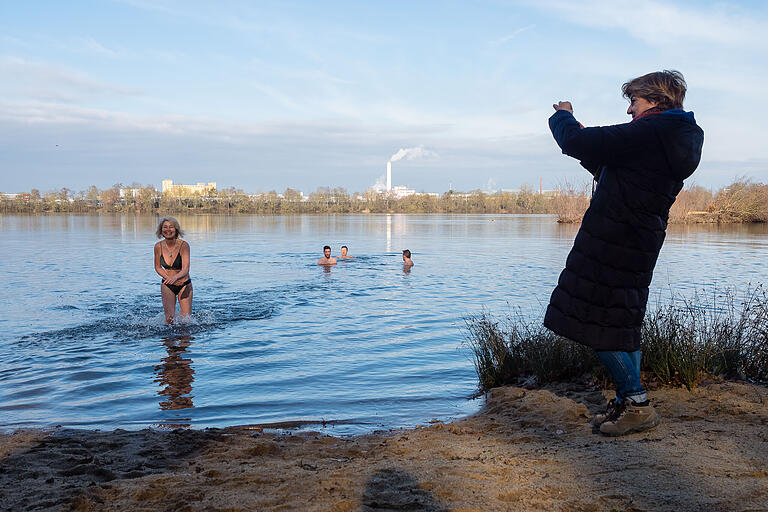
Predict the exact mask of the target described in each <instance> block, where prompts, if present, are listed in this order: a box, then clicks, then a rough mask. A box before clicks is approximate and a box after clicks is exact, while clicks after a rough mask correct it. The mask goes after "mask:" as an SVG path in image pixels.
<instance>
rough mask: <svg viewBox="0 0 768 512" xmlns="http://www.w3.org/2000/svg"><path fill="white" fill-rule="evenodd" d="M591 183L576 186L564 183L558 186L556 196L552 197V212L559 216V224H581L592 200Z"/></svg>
mask: <svg viewBox="0 0 768 512" xmlns="http://www.w3.org/2000/svg"><path fill="white" fill-rule="evenodd" d="M590 187H591V183H584V184H582V185H576V184H574V183H571V182H568V181H566V182H564V183H561V184H560V185H558V187H557V190H556V194H555V195H554V196H553V197H552V201H551V207H552V211H553V212H554V213H555V214H556V215H557V222H560V223H564V224H572V223H575V222H581V219H582V218H583V217H584V213H586V211H587V208H589V201H590V198H591V190H590Z"/></svg>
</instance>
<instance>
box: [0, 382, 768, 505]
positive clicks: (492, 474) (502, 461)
mask: <svg viewBox="0 0 768 512" xmlns="http://www.w3.org/2000/svg"><path fill="white" fill-rule="evenodd" d="M608 394H609V392H608V391H605V392H602V391H595V390H581V391H573V386H566V385H561V386H554V387H550V388H548V389H537V390H526V389H522V388H515V387H505V388H497V389H494V390H492V391H491V392H490V393H489V394H488V395H487V397H486V405H485V407H484V408H483V409H482V410H481V411H480V412H479V413H478V414H476V415H474V416H471V417H468V418H464V419H461V420H459V421H456V422H454V423H448V424H446V423H439V422H437V423H432V424H428V425H425V426H423V427H419V428H415V429H409V430H392V431H385V432H376V433H373V434H370V435H364V436H358V437H350V438H338V437H332V436H327V435H324V434H320V433H311V432H310V433H306V432H305V433H300V434H296V433H289V432H279V433H269V432H265V431H263V430H261V429H259V428H257V427H233V428H227V429H212V430H204V431H197V430H176V431H155V430H142V431H138V432H128V431H122V430H116V431H113V432H100V431H81V430H66V429H59V430H55V431H50V432H41V431H29V430H20V431H17V432H15V433H13V434H12V435H2V436H0V509H2V510H13V511H19V510H82V511H86V510H94V511H96V510H131V511H139V510H143V511H156V510H163V511H164V510H168V511H187V510H188V511H193V510H194V511H197V510H200V511H246V510H247V511H253V510H323V511H325V510H328V511H353V510H354V511H357V510H362V511H373V510H377V511H386V510H398V511H399V510H429V511H449V510H450V511H457V512H458V511H463V512H469V511H478V512H479V511H495V510H500V511H501V510H547V511H551V510H562V511H571V510H576V511H593V510H605V511H611V510H617V511H651V510H676V511H704V510H707V511H726V510H727V511H731V510H732V511H742V512H746V511H753V512H754V511H759V510H768V471H767V469H768V407H767V405H768V389H766V388H765V387H761V386H755V385H751V384H745V383H733V382H711V381H710V382H704V383H703V385H702V386H701V387H700V388H698V389H696V390H694V391H693V392H688V391H687V390H685V389H658V390H655V391H654V392H652V394H651V397H652V399H653V400H654V403H655V405H656V407H657V409H658V411H659V412H660V414H661V415H662V417H663V420H662V423H661V425H659V426H658V427H657V428H656V429H654V430H652V431H649V432H646V433H642V434H635V435H630V436H626V437H622V438H615V439H611V438H606V437H603V436H601V435H600V434H599V433H597V432H596V431H594V430H593V428H592V426H591V425H590V424H589V418H590V417H591V415H592V414H593V413H595V412H598V411H599V410H601V409H602V407H603V403H604V396H608Z"/></svg>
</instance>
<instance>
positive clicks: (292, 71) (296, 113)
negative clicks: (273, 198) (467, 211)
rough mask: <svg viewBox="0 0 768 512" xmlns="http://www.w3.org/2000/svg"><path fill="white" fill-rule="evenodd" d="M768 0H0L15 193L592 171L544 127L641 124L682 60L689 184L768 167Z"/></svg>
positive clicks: (765, 175)
mask: <svg viewBox="0 0 768 512" xmlns="http://www.w3.org/2000/svg"><path fill="white" fill-rule="evenodd" d="M767 22H768V3H766V2H738V3H723V2H717V3H711V2H662V1H650V2H643V1H633V2H625V1H596V0H595V1H585V2H569V1H560V0H542V1H501V0H498V1H482V2H480V1H476V2H471V1H455V2H453V1H434V2H426V1H425V2H418V1H409V2H397V1H394V2H393V1H387V2H373V1H344V2H342V1H339V2H316V1H306V2H265V1H259V2H244V1H219V2H198V1H189V0H184V1H182V0H179V1H168V0H153V1H150V0H146V1H145V0H124V1H77V2H59V1H47V2H46V1H29V2H14V1H10V0H0V173H1V174H2V180H1V181H0V191H3V192H17V191H23V190H29V189H30V188H39V189H41V190H52V189H57V188H60V187H69V188H71V189H75V190H80V189H84V188H86V187H87V186H89V185H96V186H97V187H99V188H106V187H109V186H111V185H113V184H115V183H124V184H129V183H131V182H134V181H137V182H140V183H142V184H153V185H155V186H158V187H159V185H160V181H161V180H162V179H164V178H170V179H173V180H174V181H176V182H181V183H192V182H197V181H206V182H207V181H216V182H218V184H219V186H220V187H228V186H236V187H238V188H243V189H244V190H245V191H247V192H257V191H259V190H263V191H268V190H272V189H275V190H278V191H282V190H284V189H285V188H286V187H293V188H298V189H300V190H303V191H305V192H310V191H313V190H315V189H316V188H317V187H318V186H343V187H345V188H347V189H348V190H350V191H363V190H365V189H366V188H368V187H369V186H371V185H373V184H374V183H375V182H376V180H377V179H379V178H380V177H381V176H383V174H384V172H385V168H386V162H387V160H388V159H389V158H390V157H391V156H392V155H393V154H395V153H396V152H397V151H398V150H399V149H401V148H413V147H423V148H424V151H421V152H420V154H422V155H425V156H423V157H421V158H414V159H411V160H408V159H403V160H399V161H397V162H395V163H393V182H394V183H395V184H399V185H407V186H410V187H412V188H415V189H417V190H425V191H435V192H442V191H445V190H447V189H448V185H449V183H452V184H453V187H454V188H455V189H459V190H470V189H477V188H487V187H491V188H500V187H504V188H517V187H519V186H520V185H521V184H524V183H528V184H531V185H536V186H538V183H539V179H540V178H541V179H543V181H544V186H545V188H554V187H555V186H556V185H557V184H558V183H561V182H563V181H565V180H570V181H577V182H578V181H586V177H585V175H584V174H583V173H582V171H581V168H580V167H579V166H578V164H577V162H575V161H573V160H571V159H569V158H567V157H565V156H563V155H561V154H560V152H559V150H558V149H557V147H556V145H555V143H554V142H553V141H552V138H551V135H550V134H549V130H548V128H547V122H546V121H547V118H548V117H549V115H550V114H551V112H552V107H551V105H552V103H553V102H556V101H557V100H566V99H570V100H571V101H573V103H574V108H575V113H576V116H577V118H578V119H579V120H580V121H582V122H583V123H584V124H585V125H604V124H615V123H621V122H626V121H628V119H629V117H628V116H627V115H626V114H625V111H626V106H627V104H626V101H625V100H624V99H623V98H622V97H621V94H620V86H621V84H622V83H623V82H624V81H626V80H627V79H630V78H633V77H635V76H638V75H641V74H644V73H646V72H649V71H653V70H658V69H664V68H671V69H679V70H680V71H682V72H683V73H684V74H685V76H686V79H687V80H688V85H689V92H688V96H687V98H686V104H685V107H686V109H688V110H693V111H694V112H695V114H696V117H697V120H698V121H699V123H700V124H701V126H702V127H703V128H704V131H705V137H706V140H705V147H704V157H703V160H702V164H701V166H700V167H699V170H698V171H697V172H696V174H695V175H694V177H693V180H694V181H695V182H696V183H697V184H700V185H704V186H708V187H717V186H722V185H724V184H727V183H730V182H731V181H732V180H733V179H734V178H736V177H740V176H747V177H751V178H753V179H754V180H756V181H768V151H766V149H765V147H766V144H765V142H764V140H763V139H764V135H763V134H764V133H765V131H764V130H763V129H762V126H761V123H760V118H761V117H762V116H760V113H761V111H762V108H761V107H762V103H763V102H764V97H763V95H764V91H767V90H768V67H766V65H765V62H768V37H766V36H765V27H766V26H768V23H767Z"/></svg>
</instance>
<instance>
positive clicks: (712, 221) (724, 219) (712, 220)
mask: <svg viewBox="0 0 768 512" xmlns="http://www.w3.org/2000/svg"><path fill="white" fill-rule="evenodd" d="M165 215H200V216H203V215H222V216H229V217H247V216H258V217H311V216H336V217H344V216H355V215H371V216H374V215H469V216H478V217H480V216H511V217H552V218H553V219H555V220H556V221H557V222H558V223H560V224H581V216H579V217H578V218H574V217H563V216H562V214H559V213H557V212H540V213H517V212H507V211H500V212H461V211H430V212H403V211H394V210H390V211H375V212H374V211H362V212H291V213H286V212H275V213H264V212H257V213H252V212H212V211H207V210H194V209H188V210H184V211H145V212H132V211H128V212H120V211H99V210H90V211H42V212H28V211H0V217H20V216H27V217H54V216H80V217H101V216H134V217H161V216H165ZM765 223H766V221H765V220H762V219H752V220H745V219H743V218H740V217H735V216H724V215H721V214H717V213H712V212H687V213H686V215H685V216H684V217H682V218H673V217H671V216H670V219H669V224H670V225H679V224H688V225H690V224H707V225H722V224H727V225H737V224H765Z"/></svg>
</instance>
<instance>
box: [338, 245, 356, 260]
mask: <svg viewBox="0 0 768 512" xmlns="http://www.w3.org/2000/svg"><path fill="white" fill-rule="evenodd" d="M348 253H349V247H347V246H346V245H342V246H341V259H343V260H348V259H351V258H354V256H350V255H349V254H348Z"/></svg>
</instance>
